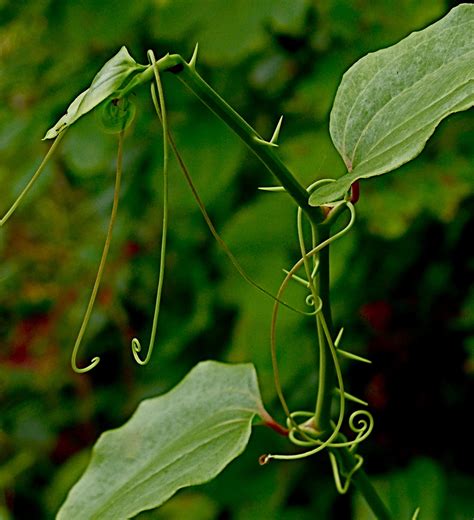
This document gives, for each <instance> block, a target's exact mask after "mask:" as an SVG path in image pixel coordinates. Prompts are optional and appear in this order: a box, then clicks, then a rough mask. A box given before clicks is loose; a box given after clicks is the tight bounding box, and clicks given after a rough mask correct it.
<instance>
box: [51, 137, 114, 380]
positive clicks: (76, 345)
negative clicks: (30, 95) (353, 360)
mask: <svg viewBox="0 0 474 520" xmlns="http://www.w3.org/2000/svg"><path fill="white" fill-rule="evenodd" d="M60 135H61V134H60ZM123 136H124V132H123V131H122V132H120V134H119V139H118V150H117V169H116V173H115V187H114V200H113V203H112V211H111V214H110V220H109V227H108V229H107V235H106V238H105V243H104V248H103V250H102V257H101V259H100V263H99V268H98V270H97V275H96V278H95V282H94V287H93V289H92V293H91V296H90V298H89V303H88V304H87V308H86V312H85V314H84V318H83V319H82V324H81V327H80V329H79V333H78V335H77V338H76V341H75V343H74V347H73V349H72V355H71V367H72V369H73V370H74V372H77V373H78V374H84V373H85V372H89V370H92V369H93V368H94V367H96V366H97V364H98V363H99V361H100V357H98V356H96V357H94V358H92V360H91V362H90V364H89V365H87V366H86V367H84V368H79V367H78V366H77V353H78V351H79V347H80V345H81V342H82V338H83V337H84V333H85V332H86V329H87V325H88V323H89V320H90V317H91V313H92V309H93V307H94V303H95V299H96V296H97V292H98V291H99V286H100V282H101V280H102V275H103V273H104V268H105V264H106V261H107V256H108V254H109V249H110V243H111V241H112V231H113V228H114V224H115V220H116V217H117V208H118V202H119V194H120V183H121V179H122V157H123Z"/></svg>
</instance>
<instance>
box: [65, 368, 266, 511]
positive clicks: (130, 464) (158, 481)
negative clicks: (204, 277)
mask: <svg viewBox="0 0 474 520" xmlns="http://www.w3.org/2000/svg"><path fill="white" fill-rule="evenodd" d="M259 413H260V414H261V413H265V412H264V411H263V406H262V403H261V400H260V393H259V389H258V384H257V377H256V373H255V369H254V367H253V365H251V364H239V365H226V364H223V363H217V362H214V361H206V362H203V363H199V364H198V365H197V366H196V367H194V369H193V370H191V372H190V373H189V374H188V375H187V376H186V377H185V378H184V379H183V381H182V382H181V383H180V384H179V385H178V386H176V387H175V388H174V389H173V390H171V391H170V392H168V393H167V394H164V395H162V396H160V397H155V398H153V399H147V400H145V401H143V402H142V403H141V404H140V405H139V407H138V409H137V410H136V412H135V413H134V414H133V416H132V417H131V418H130V420H129V421H128V422H127V423H125V424H124V425H123V426H122V427H120V428H117V429H116V430H112V431H109V432H106V433H104V434H102V435H101V437H100V438H99V440H98V441H97V443H96V445H95V447H94V450H93V454H92V459H91V462H90V464H89V466H88V468H87V470H86V471H85V473H84V475H83V476H82V477H81V479H80V480H79V481H78V482H77V484H76V485H75V486H74V487H73V488H72V489H71V491H70V493H69V495H68V497H67V499H66V501H65V503H64V504H63V506H62V507H61V509H60V511H59V513H58V517H57V518H58V519H59V520H61V519H67V520H69V519H71V518H74V519H75V520H81V519H84V520H86V519H87V520H92V519H94V518H97V519H99V518H100V519H101V520H105V519H107V518H110V519H114V520H118V519H121V518H130V517H132V516H134V515H136V514H137V513H139V512H140V511H144V510H146V509H151V508H154V507H157V506H159V505H160V504H162V503H163V502H164V501H165V500H167V499H168V498H170V497H171V496H172V495H173V494H174V493H175V492H176V491H177V490H178V489H181V488H183V487H186V486H191V485H195V484H201V483H203V482H206V481H208V480H210V479H212V478H213V477H215V476H216V475H217V474H218V473H220V472H221V471H222V470H223V469H224V467H225V466H226V465H227V464H228V463H229V462H230V461H231V460H233V459H234V458H235V457H237V456H238V455H240V453H242V451H243V450H244V448H245V446H246V445H247V442H248V440H249V437H250V430H251V422H252V419H253V418H254V416H255V415H257V414H259Z"/></svg>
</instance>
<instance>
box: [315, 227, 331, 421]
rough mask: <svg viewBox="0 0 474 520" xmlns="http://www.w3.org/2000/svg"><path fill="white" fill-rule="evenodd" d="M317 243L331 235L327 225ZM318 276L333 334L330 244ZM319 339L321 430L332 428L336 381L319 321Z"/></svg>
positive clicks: (318, 233)
mask: <svg viewBox="0 0 474 520" xmlns="http://www.w3.org/2000/svg"><path fill="white" fill-rule="evenodd" d="M315 236H316V243H317V244H318V243H321V242H324V241H325V240H327V239H328V238H329V236H330V229H329V226H327V225H319V226H316V229H315ZM318 262H319V268H318V277H317V280H316V290H317V292H318V296H319V297H320V298H321V301H322V302H323V309H322V312H323V314H324V318H325V320H326V323H327V326H328V329H329V331H330V332H331V335H332V313H331V301H330V292H329V283H330V275H329V246H328V247H325V248H324V249H322V250H321V251H320V252H319V255H318ZM318 341H319V385H318V397H317V401H316V411H315V418H314V420H315V425H316V428H317V429H318V430H320V431H326V430H329V429H330V428H331V404H332V399H333V389H334V385H335V381H336V374H335V370H334V364H333V362H332V357H331V352H330V350H329V345H328V343H327V341H326V337H325V335H324V332H323V330H322V327H321V325H320V323H319V322H318Z"/></svg>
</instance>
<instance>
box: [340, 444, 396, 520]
mask: <svg viewBox="0 0 474 520" xmlns="http://www.w3.org/2000/svg"><path fill="white" fill-rule="evenodd" d="M330 450H331V451H332V452H333V453H334V454H335V455H339V456H340V458H341V461H342V464H343V465H344V469H345V470H346V471H349V470H350V468H353V467H354V466H355V464H356V463H357V461H356V459H355V457H354V454H353V453H352V452H351V451H350V450H349V448H338V449H332V448H330ZM351 482H353V483H354V485H355V486H356V488H357V489H358V490H359V493H361V495H362V496H363V497H364V499H365V501H366V502H367V504H368V505H369V507H370V509H371V510H372V512H373V513H374V515H375V517H376V518H377V520H393V516H392V514H391V513H390V511H389V510H388V509H387V507H386V505H385V504H384V503H383V501H382V499H381V498H380V496H379V495H378V493H377V491H376V489H375V488H374V486H373V485H372V483H371V482H370V480H369V477H368V476H367V473H365V471H364V469H363V468H360V469H358V470H357V471H356V472H355V473H354V475H352V479H351Z"/></svg>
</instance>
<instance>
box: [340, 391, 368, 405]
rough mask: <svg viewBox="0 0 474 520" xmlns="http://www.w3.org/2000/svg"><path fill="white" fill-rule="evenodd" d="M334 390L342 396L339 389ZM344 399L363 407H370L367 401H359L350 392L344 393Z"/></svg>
mask: <svg viewBox="0 0 474 520" xmlns="http://www.w3.org/2000/svg"><path fill="white" fill-rule="evenodd" d="M334 390H335V392H336V393H338V394H341V390H340V389H339V388H335V389H334ZM344 397H345V398H346V399H347V400H348V401H352V402H354V403H357V404H361V405H362V406H369V403H367V402H366V401H363V400H362V399H359V398H358V397H356V396H355V395H352V394H349V393H348V392H344Z"/></svg>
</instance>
